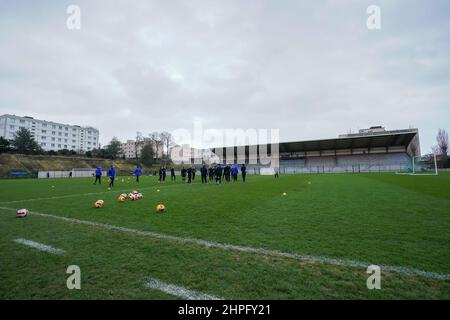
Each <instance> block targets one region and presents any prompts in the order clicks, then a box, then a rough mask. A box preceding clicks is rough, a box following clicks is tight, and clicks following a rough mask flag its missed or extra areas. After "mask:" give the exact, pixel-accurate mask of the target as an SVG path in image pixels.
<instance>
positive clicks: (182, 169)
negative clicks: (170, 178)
mask: <svg viewBox="0 0 450 320" xmlns="http://www.w3.org/2000/svg"><path fill="white" fill-rule="evenodd" d="M186 172H187V171H186V169H185V168H184V167H183V168H181V180H182V181H183V182H186Z"/></svg>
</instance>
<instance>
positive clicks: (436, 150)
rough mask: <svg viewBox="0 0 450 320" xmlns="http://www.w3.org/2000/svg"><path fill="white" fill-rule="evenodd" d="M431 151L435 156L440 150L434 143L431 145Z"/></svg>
mask: <svg viewBox="0 0 450 320" xmlns="http://www.w3.org/2000/svg"><path fill="white" fill-rule="evenodd" d="M431 153H432V154H434V155H436V156H437V155H439V154H440V153H441V151H440V150H439V147H438V146H437V145H434V146H432V147H431Z"/></svg>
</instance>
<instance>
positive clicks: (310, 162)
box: [192, 126, 420, 174]
mask: <svg viewBox="0 0 450 320" xmlns="http://www.w3.org/2000/svg"><path fill="white" fill-rule="evenodd" d="M277 146H278V154H276V153H274V154H271V149H272V148H273V146H271V145H270V144H268V145H257V146H239V147H238V146H234V147H222V148H212V149H207V150H203V152H209V153H210V152H212V153H213V154H214V155H216V158H217V159H220V160H219V161H217V162H220V163H223V164H230V163H244V162H245V163H246V164H247V167H248V172H249V173H255V174H262V173H263V172H269V173H270V172H271V171H270V170H268V169H271V170H273V171H274V170H278V171H279V172H280V173H333V172H335V173H338V172H400V171H408V170H410V168H411V160H412V159H413V157H416V156H420V141H419V130H418V129H403V130H389V131H388V130H386V129H385V128H383V127H381V126H377V127H371V128H369V129H363V130H359V132H358V133H350V134H344V135H339V137H338V138H334V139H323V140H312V141H295V142H282V143H279V144H277ZM239 150H240V153H241V156H237V155H238V152H239ZM242 150H245V156H244V157H243V156H242V154H243V153H244V152H243V151H242ZM252 150H256V153H255V152H253V151H252ZM192 160H193V163H198V161H195V162H194V160H198V159H192ZM203 160H204V158H203ZM270 160H278V161H270ZM274 163H276V165H275V166H274V165H273V164H274Z"/></svg>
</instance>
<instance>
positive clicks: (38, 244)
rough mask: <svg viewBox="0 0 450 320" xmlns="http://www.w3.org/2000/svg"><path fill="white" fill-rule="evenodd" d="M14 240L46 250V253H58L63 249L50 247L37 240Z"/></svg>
mask: <svg viewBox="0 0 450 320" xmlns="http://www.w3.org/2000/svg"><path fill="white" fill-rule="evenodd" d="M14 242H16V243H20V244H23V245H25V246H28V247H32V248H35V249H38V250H41V251H45V252H48V253H53V254H59V255H60V254H63V253H64V250H63V249H58V248H53V247H50V246H48V245H46V244H43V243H39V242H34V241H31V240H26V239H16V240H14Z"/></svg>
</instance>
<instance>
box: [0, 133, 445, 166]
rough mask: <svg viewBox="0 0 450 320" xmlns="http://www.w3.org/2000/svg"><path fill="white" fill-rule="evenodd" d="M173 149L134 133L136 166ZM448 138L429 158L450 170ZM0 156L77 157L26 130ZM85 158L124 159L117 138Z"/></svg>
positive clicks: (162, 136) (168, 139)
mask: <svg viewBox="0 0 450 320" xmlns="http://www.w3.org/2000/svg"><path fill="white" fill-rule="evenodd" d="M173 145H174V141H173V137H172V135H171V134H170V133H169V132H165V131H163V132H152V133H150V134H148V135H147V136H144V135H143V134H142V133H141V132H137V133H136V139H135V141H134V152H135V160H136V163H137V164H138V165H141V164H143V165H145V166H151V165H153V164H155V163H160V164H162V165H168V164H169V163H170V154H169V153H170V148H171V147H172V146H173ZM448 148H449V138H448V133H447V132H446V131H445V129H439V130H438V134H437V136H436V145H434V146H433V147H432V150H431V152H432V154H435V155H437V156H438V157H439V162H440V166H441V167H450V159H449V158H448ZM0 153H20V154H40V155H62V156H74V155H77V152H76V151H75V150H68V149H62V150H58V151H54V150H50V151H44V150H43V149H42V147H41V146H40V145H39V144H38V143H37V142H36V140H34V138H33V135H32V134H31V132H30V131H29V130H28V129H25V128H21V129H20V130H19V131H17V132H16V133H15V135H14V139H12V140H7V139H5V138H3V137H0ZM84 155H85V156H87V157H93V158H103V159H112V160H114V159H118V158H120V157H122V158H124V157H125V156H124V155H123V152H122V143H121V142H120V141H119V139H117V138H116V137H113V138H112V140H111V141H110V142H109V143H108V145H106V147H104V148H102V147H100V148H97V149H93V150H92V151H86V152H85V153H84Z"/></svg>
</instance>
